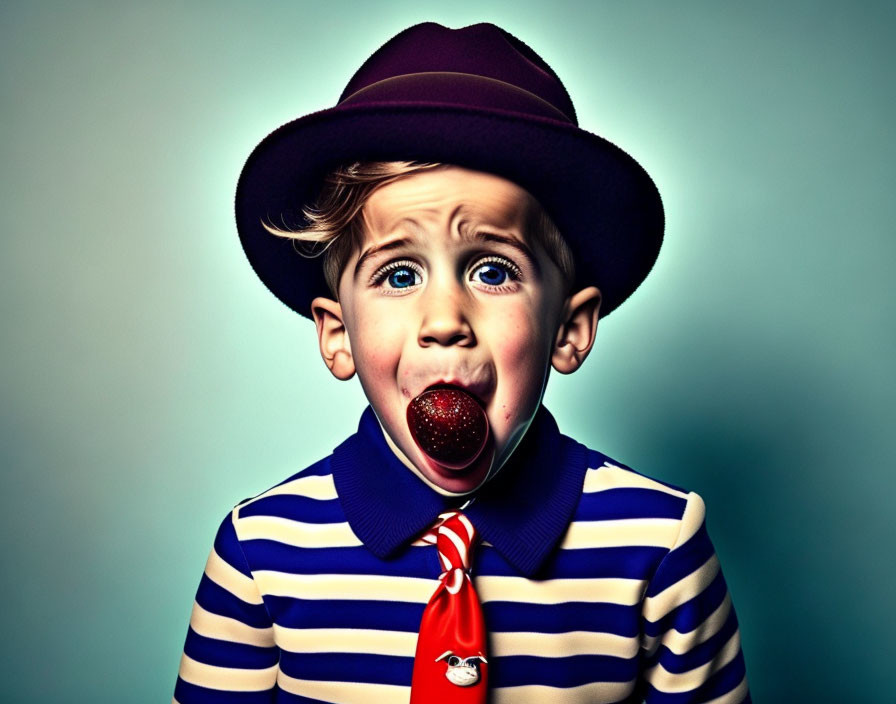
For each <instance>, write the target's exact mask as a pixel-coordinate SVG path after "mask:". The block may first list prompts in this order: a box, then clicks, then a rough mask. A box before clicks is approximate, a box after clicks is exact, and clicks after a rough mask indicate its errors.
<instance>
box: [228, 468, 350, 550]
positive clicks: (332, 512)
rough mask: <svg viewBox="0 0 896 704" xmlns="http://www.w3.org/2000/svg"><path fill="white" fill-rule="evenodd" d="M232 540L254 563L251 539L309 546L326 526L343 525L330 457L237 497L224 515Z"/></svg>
mask: <svg viewBox="0 0 896 704" xmlns="http://www.w3.org/2000/svg"><path fill="white" fill-rule="evenodd" d="M225 523H229V524H230V529H229V530H230V532H231V535H232V537H233V539H234V540H236V541H237V542H239V543H240V544H242V546H243V548H244V550H245V551H246V553H247V557H248V558H249V562H250V563H253V560H252V555H251V554H250V553H251V552H252V550H251V546H250V545H249V542H250V541H265V540H273V541H277V542H279V543H284V544H288V545H298V546H305V545H306V544H308V545H307V546H308V547H312V546H313V544H314V542H315V541H314V540H313V537H314V536H315V535H319V534H321V531H322V530H323V529H324V528H325V526H330V527H333V526H340V527H342V526H345V527H347V524H346V523H345V514H344V513H343V511H342V507H341V504H340V502H339V498H338V496H337V494H336V487H335V485H334V483H333V473H332V471H331V467H330V457H326V458H324V459H322V460H319V461H318V462H315V463H314V464H312V465H310V466H309V467H306V468H305V469H303V470H302V471H300V472H297V473H296V474H293V475H292V476H290V477H288V478H287V479H285V480H283V481H282V482H280V483H279V484H276V485H274V486H273V487H271V488H270V489H267V490H265V491H263V492H261V493H260V494H258V495H256V496H253V497H250V498H248V499H244V500H242V501H240V502H239V503H238V504H237V505H236V506H235V507H234V508H233V510H232V511H231V512H230V514H229V516H227V517H226V518H225Z"/></svg>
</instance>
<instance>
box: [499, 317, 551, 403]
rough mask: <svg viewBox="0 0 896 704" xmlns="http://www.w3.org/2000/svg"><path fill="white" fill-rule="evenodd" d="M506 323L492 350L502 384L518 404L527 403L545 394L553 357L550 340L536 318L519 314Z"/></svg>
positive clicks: (504, 319) (504, 318)
mask: <svg viewBox="0 0 896 704" xmlns="http://www.w3.org/2000/svg"><path fill="white" fill-rule="evenodd" d="M502 320H503V323H502V326H501V328H502V334H500V335H497V336H495V338H494V340H493V348H492V349H493V350H494V354H495V361H496V363H497V364H498V366H499V367H500V371H501V376H502V377H503V379H499V383H501V384H502V386H504V392H505V394H506V395H507V396H508V397H510V398H512V399H513V401H514V402H515V403H525V402H526V400H527V399H531V398H533V397H535V398H537V397H538V396H539V395H540V393H541V385H542V382H543V379H544V374H545V370H546V369H547V363H548V357H549V353H548V344H547V342H548V341H547V337H546V336H545V333H544V331H543V330H542V329H541V327H540V326H539V322H540V321H538V320H537V318H536V317H535V316H534V315H532V314H528V315H527V314H525V313H520V312H515V313H512V314H508V315H506V316H504V317H503V318H502Z"/></svg>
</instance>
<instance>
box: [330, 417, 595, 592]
mask: <svg viewBox="0 0 896 704" xmlns="http://www.w3.org/2000/svg"><path fill="white" fill-rule="evenodd" d="M587 458H588V450H587V449H586V448H585V447H584V446H583V445H581V444H579V443H578V442H576V441H575V440H573V439H571V438H568V437H566V436H565V435H561V434H560V431H559V430H558V429H557V423H556V422H555V421H554V418H553V416H551V414H550V413H549V412H548V411H547V409H545V408H544V407H541V408H540V409H539V410H538V413H537V414H536V416H535V420H534V421H533V422H532V425H531V426H530V427H529V430H528V432H527V433H526V436H525V438H523V441H522V442H521V443H520V445H519V447H517V449H516V451H515V452H514V453H513V456H512V457H511V458H510V460H509V461H508V463H507V465H506V466H505V467H504V468H503V469H502V470H501V471H500V472H499V473H498V475H497V476H496V477H494V478H493V479H492V480H490V481H489V482H488V483H487V484H486V485H485V486H484V487H482V488H481V489H480V490H479V491H478V492H477V493H476V501H474V502H473V504H472V505H471V506H469V507H468V508H466V509H465V510H464V513H465V514H466V515H467V516H468V517H469V518H470V520H471V521H472V522H473V524H474V525H475V526H476V528H477V530H478V531H479V533H480V535H481V536H482V538H483V539H484V540H487V541H488V542H489V543H491V544H492V545H494V546H495V549H496V550H497V551H498V552H499V553H500V554H501V555H502V556H503V557H504V559H505V560H507V562H509V563H510V564H511V565H512V566H513V567H514V568H515V569H516V570H517V571H519V572H520V573H522V574H523V575H525V576H526V577H532V576H535V575H536V573H537V572H538V569H539V567H541V566H542V564H543V563H544V561H545V560H546V559H547V557H548V555H550V553H551V552H552V550H553V549H554V547H555V546H556V545H557V543H558V542H559V540H560V538H561V537H562V536H563V533H564V532H565V531H566V528H567V526H568V525H569V522H570V521H571V520H572V517H573V513H574V512H575V509H576V505H577V504H578V501H579V496H580V494H581V491H582V484H583V483H584V481H585V471H586V470H587ZM331 466H332V468H333V480H334V482H335V484H336V491H337V493H338V494H339V499H340V501H341V503H342V508H343V510H344V511H345V516H346V519H347V520H348V523H349V525H350V526H351V528H352V530H353V531H354V533H355V535H357V536H358V538H360V539H361V542H363V543H364V545H366V546H367V548H369V549H370V551H371V552H373V553H374V554H375V555H376V556H378V557H380V558H382V559H387V558H389V557H392V556H393V555H395V554H396V553H398V552H400V550H401V549H402V548H404V547H405V546H407V545H408V544H410V543H411V542H412V541H413V540H415V539H416V538H417V537H418V536H420V535H421V534H422V533H423V532H424V531H426V530H427V529H428V528H429V527H430V526H432V524H433V523H434V522H435V520H436V518H437V517H438V515H439V513H441V512H442V511H443V510H445V509H446V508H447V507H449V506H452V505H456V503H457V500H456V499H454V500H453V501H452V498H451V497H446V496H442V495H441V494H439V493H437V492H435V491H433V490H432V489H431V488H429V487H428V486H427V485H426V484H425V483H424V482H423V481H422V480H421V479H420V478H419V477H417V475H416V474H414V473H413V472H412V471H410V470H409V469H408V468H407V467H405V466H404V465H403V464H402V463H401V461H400V460H399V459H398V458H397V457H396V456H395V454H394V453H393V452H392V450H391V449H390V448H389V446H388V445H387V444H386V440H385V437H384V436H383V431H382V429H381V428H380V424H379V422H378V421H377V419H376V416H375V415H374V413H373V410H372V409H371V408H369V407H368V408H367V410H365V411H364V414H363V415H362V416H361V422H360V424H359V426H358V432H357V433H356V434H355V435H352V436H351V437H350V438H348V439H347V440H346V441H345V442H343V443H342V444H341V445H340V446H339V447H337V448H336V449H335V450H334V451H333V456H332V459H331Z"/></svg>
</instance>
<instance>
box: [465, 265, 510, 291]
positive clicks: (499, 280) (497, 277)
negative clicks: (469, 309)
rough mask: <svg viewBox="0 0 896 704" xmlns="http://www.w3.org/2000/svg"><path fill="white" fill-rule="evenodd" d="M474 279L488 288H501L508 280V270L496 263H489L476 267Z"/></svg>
mask: <svg viewBox="0 0 896 704" xmlns="http://www.w3.org/2000/svg"><path fill="white" fill-rule="evenodd" d="M473 278H474V279H478V281H480V282H481V283H484V284H486V285H487V286H500V285H501V284H503V283H504V282H505V281H506V280H507V269H506V268H504V267H503V266H501V265H499V264H496V263H495V262H487V263H485V264H481V265H479V266H478V267H476V269H475V270H474V271H473Z"/></svg>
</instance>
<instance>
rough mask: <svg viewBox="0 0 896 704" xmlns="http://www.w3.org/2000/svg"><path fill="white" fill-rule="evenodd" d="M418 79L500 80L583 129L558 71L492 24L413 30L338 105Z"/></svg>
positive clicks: (374, 59) (389, 46) (368, 65)
mask: <svg viewBox="0 0 896 704" xmlns="http://www.w3.org/2000/svg"><path fill="white" fill-rule="evenodd" d="M419 74H464V75H466V76H468V77H476V78H478V79H484V80H483V82H486V81H487V82H488V83H492V82H493V81H500V82H501V83H504V84H507V86H508V87H513V88H514V89H516V91H517V92H519V91H524V92H525V93H528V94H531V96H533V98H537V99H540V100H541V101H544V102H545V103H548V104H549V105H550V106H551V108H553V111H552V112H554V111H556V112H559V113H562V115H561V116H560V117H562V118H563V119H564V121H568V122H571V123H572V124H578V122H577V120H576V111H575V108H574V107H573V104H572V100H571V99H570V97H569V93H567V91H566V88H565V87H564V86H563V83H562V82H561V81H560V78H559V77H558V76H557V74H556V73H554V71H553V69H552V68H551V67H550V66H549V65H548V64H547V63H546V62H545V61H544V59H542V58H541V57H540V56H539V55H538V54H536V53H535V52H534V51H533V50H532V49H531V48H529V46H527V45H526V44H524V43H523V42H522V41H520V40H519V39H517V38H516V37H514V36H513V35H512V34H510V33H509V32H506V31H504V30H503V29H501V28H500V27H497V26H495V25H493V24H489V23H480V24H475V25H471V26H469V27H463V28H460V29H450V28H448V27H444V26H442V25H440V24H436V23H435V22H425V23H423V24H418V25H414V26H413V27H409V28H408V29H406V30H404V31H403V32H400V33H399V34H397V35H396V36H394V37H393V38H392V39H390V40H389V41H388V42H386V43H385V44H384V45H383V46H381V47H380V48H379V49H378V50H377V51H376V52H374V53H373V55H371V56H370V58H369V59H367V61H365V62H364V64H363V65H362V66H361V68H359V69H358V71H357V72H356V73H355V75H354V76H352V78H351V80H350V81H349V83H348V85H347V86H346V88H345V90H344V91H343V92H342V95H341V96H340V97H339V102H340V103H343V102H344V101H346V100H348V99H351V98H352V96H354V95H355V94H356V93H359V92H361V91H365V89H369V88H370V87H371V86H375V85H376V84H380V83H381V82H383V81H390V80H391V81H392V82H393V83H394V82H395V79H409V78H411V77H413V76H415V75H419ZM486 93H489V94H490V93H491V91H486ZM417 95H418V97H419V93H418V94H417ZM469 97H470V96H468V98H469ZM474 102H475V101H474Z"/></svg>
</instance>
